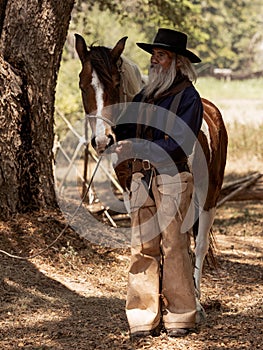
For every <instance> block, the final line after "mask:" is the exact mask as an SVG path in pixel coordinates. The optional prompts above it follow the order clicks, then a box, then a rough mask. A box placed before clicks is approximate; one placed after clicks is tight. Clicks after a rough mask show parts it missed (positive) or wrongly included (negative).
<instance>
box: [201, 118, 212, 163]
mask: <svg viewBox="0 0 263 350" xmlns="http://www.w3.org/2000/svg"><path fill="white" fill-rule="evenodd" d="M201 130H202V131H203V133H204V134H205V136H206V138H207V143H208V147H209V154H210V159H211V157H212V148H211V137H210V132H209V127H208V124H207V122H206V121H205V119H204V118H203V121H202V125H201Z"/></svg>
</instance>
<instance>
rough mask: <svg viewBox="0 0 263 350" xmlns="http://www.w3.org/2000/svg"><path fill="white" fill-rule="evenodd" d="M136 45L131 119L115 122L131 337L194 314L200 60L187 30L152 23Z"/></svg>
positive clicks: (183, 323)
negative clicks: (125, 202) (125, 208)
mask: <svg viewBox="0 0 263 350" xmlns="http://www.w3.org/2000/svg"><path fill="white" fill-rule="evenodd" d="M137 45H138V46H139V47H140V48H141V49H143V50H144V51H146V52H148V53H150V54H151V59H150V62H151V65H150V69H149V80H148V83H147V84H146V86H145V87H144V88H143V90H142V91H141V92H140V93H139V94H137V95H136V96H135V97H134V99H133V101H134V102H136V106H137V107H136V108H137V109H136V113H137V116H136V123H130V124H127V127H126V128H123V126H120V127H117V128H116V135H117V140H118V146H117V148H116V152H117V154H118V155H119V159H120V161H121V160H123V159H126V158H129V157H130V158H131V157H132V158H133V160H132V162H131V167H132V181H131V186H130V208H131V213H130V214H131V227H132V240H131V262H130V268H129V276H128V293H127V302H126V315H127V319H128V323H129V327H130V335H131V337H132V338H137V337H139V338H140V337H145V336H148V335H158V334H160V330H161V329H165V331H166V332H167V334H168V336H171V337H179V336H185V335H187V334H188V333H189V332H190V331H191V330H193V329H194V327H195V317H196V301H195V287H194V279H193V262H192V259H191V254H190V233H189V227H188V226H189V225H187V213H188V210H189V207H190V203H191V197H192V192H193V175H192V173H191V172H190V170H189V166H188V157H189V155H190V154H191V153H192V151H193V147H194V143H195V140H196V137H197V135H198V133H199V130H200V128H201V123H202V115H203V107H202V102H201V99H200V96H199V94H198V92H197V90H196V89H195V87H194V86H193V82H194V81H195V80H196V73H195V70H194V68H193V65H192V63H198V62H200V61H201V60H200V58H199V57H198V56H196V55H195V54H194V53H193V52H191V51H190V50H188V49H187V48H186V47H187V35H186V34H184V33H182V32H179V31H175V30H171V29H165V28H160V29H159V30H158V32H157V34H156V36H155V38H154V41H153V43H151V44H148V43H137ZM140 104H141V106H142V107H141V106H140ZM138 105H139V107H138ZM133 114H134V111H133ZM171 114H172V117H171Z"/></svg>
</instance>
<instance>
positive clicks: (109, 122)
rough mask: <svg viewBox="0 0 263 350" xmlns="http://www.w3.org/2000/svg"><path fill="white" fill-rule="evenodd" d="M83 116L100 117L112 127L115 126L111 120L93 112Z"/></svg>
mask: <svg viewBox="0 0 263 350" xmlns="http://www.w3.org/2000/svg"><path fill="white" fill-rule="evenodd" d="M85 118H88V119H101V120H103V121H104V122H105V123H107V124H109V125H110V126H112V127H114V126H116V125H115V124H114V123H113V122H112V121H111V120H109V119H107V118H106V117H103V116H102V115H97V114H96V115H95V114H88V113H86V114H85Z"/></svg>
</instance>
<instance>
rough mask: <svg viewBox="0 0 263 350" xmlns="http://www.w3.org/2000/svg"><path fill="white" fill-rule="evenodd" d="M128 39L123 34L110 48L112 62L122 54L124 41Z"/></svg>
mask: <svg viewBox="0 0 263 350" xmlns="http://www.w3.org/2000/svg"><path fill="white" fill-rule="evenodd" d="M127 39H128V37H127V36H124V37H123V38H121V39H120V40H119V41H118V42H117V44H116V45H115V46H114V48H113V49H112V50H111V57H112V59H113V61H114V62H117V61H118V59H119V58H120V55H121V54H122V52H123V50H124V47H125V43H126V40H127Z"/></svg>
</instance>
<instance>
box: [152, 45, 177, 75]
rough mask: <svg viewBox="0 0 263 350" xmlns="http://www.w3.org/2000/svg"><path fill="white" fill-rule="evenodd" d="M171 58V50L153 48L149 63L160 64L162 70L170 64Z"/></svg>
mask: <svg viewBox="0 0 263 350" xmlns="http://www.w3.org/2000/svg"><path fill="white" fill-rule="evenodd" d="M172 59H173V53H172V52H170V51H167V50H164V49H160V48H154V49H153V52H152V56H151V65H153V66H155V65H160V67H162V69H163V70H167V69H168V68H169V67H170V65H171V62H172Z"/></svg>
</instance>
